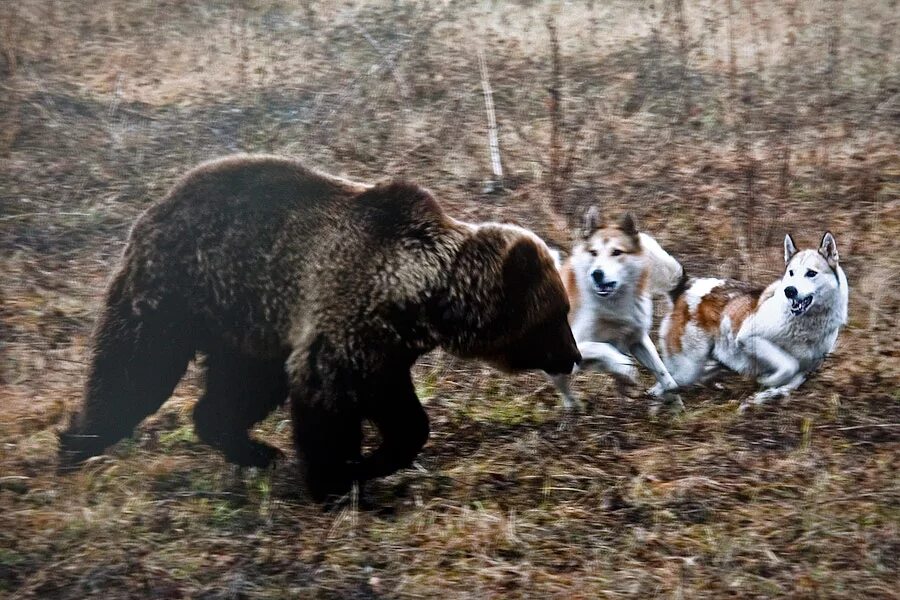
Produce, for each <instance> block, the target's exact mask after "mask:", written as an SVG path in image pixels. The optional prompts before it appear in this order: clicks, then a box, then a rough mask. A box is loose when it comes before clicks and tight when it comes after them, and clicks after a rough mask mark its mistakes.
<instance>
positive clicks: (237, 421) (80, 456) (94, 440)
mask: <svg viewBox="0 0 900 600" xmlns="http://www.w3.org/2000/svg"><path fill="white" fill-rule="evenodd" d="M568 311H569V304H568V300H567V298H566V293H565V291H564V289H563V284H562V282H561V280H560V277H559V275H558V274H557V271H556V268H555V267H554V262H553V258H552V256H551V255H550V253H549V251H548V249H547V247H546V245H545V244H544V243H543V242H542V241H541V240H540V239H539V238H538V237H537V236H535V235H534V234H533V233H531V232H529V231H527V230H525V229H522V228H519V227H515V226H512V225H501V224H494V223H484V224H477V225H476V224H469V223H464V222H461V221H457V220H455V219H452V218H451V217H449V216H447V215H446V214H444V213H443V212H442V210H441V208H440V206H439V205H438V203H437V202H436V201H435V199H434V198H433V197H432V196H431V194H429V193H428V192H427V191H426V190H424V189H423V188H421V187H419V186H417V185H414V184H411V183H405V182H396V181H394V182H388V183H382V184H378V185H367V184H361V183H354V182H350V181H347V180H345V179H341V178H338V177H334V176H330V175H326V174H323V173H319V172H316V171H313V170H311V169H309V168H306V167H304V166H303V165H302V164H301V163H300V162H298V161H296V160H292V159H287V158H281V157H275V156H247V155H241V156H233V157H228V158H224V159H220V160H216V161H212V162H209V163H206V164H204V165H201V166H199V167H197V168H196V169H194V170H193V171H191V172H189V173H188V174H187V175H186V176H185V177H184V178H183V179H182V180H181V181H180V182H179V183H178V184H176V185H175V187H174V188H173V189H172V190H171V191H170V192H169V193H168V195H167V196H166V197H165V198H163V199H162V200H161V201H160V202H158V203H156V204H154V205H152V206H151V207H150V208H149V209H148V210H147V211H146V212H145V213H144V214H143V215H142V216H141V217H140V218H139V219H138V220H137V222H136V223H135V225H134V227H133V229H132V231H131V235H130V238H129V241H128V245H127V247H126V249H125V252H124V256H123V258H122V261H121V266H120V267H119V269H118V271H117V272H116V273H115V275H114V276H113V278H112V281H111V283H110V285H109V289H108V290H107V293H106V297H105V301H104V306H103V309H102V313H101V314H100V317H99V319H98V322H97V325H96V329H95V331H94V333H93V352H92V358H91V366H90V371H89V375H88V379H87V383H86V385H85V391H84V405H83V407H82V409H81V411H80V413H78V414H76V415H74V416H73V418H72V420H71V422H70V424H69V427H68V429H67V430H66V431H64V432H62V433H61V434H60V464H61V466H62V467H63V468H65V467H67V466H70V465H74V464H77V463H78V462H80V461H83V460H84V459H86V458H88V457H90V456H93V455H96V454H99V453H101V452H102V451H103V450H104V449H105V448H106V447H107V446H109V445H111V444H112V443H114V442H116V441H117V440H119V439H121V438H122V437H124V436H127V435H129V434H130V433H131V432H132V430H133V428H134V427H135V426H136V425H137V424H138V423H139V422H140V421H141V420H142V419H144V417H146V416H148V415H150V414H152V413H153V412H155V411H156V410H157V409H158V408H159V407H160V406H161V405H162V403H163V402H165V400H166V399H167V398H168V397H169V396H170V395H171V393H172V390H173V388H174V387H175V385H176V384H177V383H178V381H179V379H180V378H181V376H182V375H183V374H184V372H185V369H186V367H187V365H188V363H189V362H190V361H191V360H192V359H193V358H194V356H195V354H196V353H198V352H199V353H201V354H203V355H205V359H204V362H203V368H204V371H205V392H204V394H203V396H202V397H201V398H200V400H199V401H198V402H197V404H196V407H195V408H194V414H193V416H194V423H195V428H196V432H197V435H198V436H199V437H200V439H201V440H203V441H205V442H206V443H208V444H210V445H211V446H213V447H215V448H218V449H219V450H221V451H222V452H223V453H224V455H225V457H226V459H227V460H229V461H231V462H233V463H236V464H238V465H253V466H265V465H268V464H269V463H270V462H271V461H272V460H273V458H275V457H276V456H277V455H278V454H279V452H278V450H276V449H275V448H273V447H272V446H269V445H267V444H264V443H262V442H259V441H256V440H253V439H251V438H250V437H249V434H248V430H249V428H250V427H252V426H253V425H254V424H255V423H257V422H258V421H260V420H262V419H263V418H265V417H266V415H268V414H269V413H270V412H271V411H272V410H274V409H275V408H276V407H277V406H279V405H281V404H283V403H284V401H285V400H286V399H288V398H290V400H291V402H290V408H291V417H292V422H293V427H294V439H295V444H296V448H297V451H298V454H299V455H300V457H301V463H302V464H304V465H305V468H306V477H307V482H308V486H309V491H310V493H311V495H312V497H313V498H314V499H316V500H322V499H324V498H326V497H327V496H329V495H331V494H342V493H345V492H346V491H347V490H348V489H349V488H350V486H351V484H352V482H353V481H365V480H367V479H371V478H374V477H380V476H384V475H387V474H390V473H393V472H394V471H396V470H397V469H400V468H403V467H406V466H408V465H410V464H411V463H412V461H413V459H414V458H415V457H416V455H417V454H418V452H419V451H420V450H421V449H422V447H423V446H424V444H425V442H426V441H427V439H428V435H429V427H428V418H427V416H426V414H425V411H424V409H423V408H422V406H421V404H420V403H419V400H418V398H417V397H416V394H415V391H414V388H413V383H412V380H411V377H410V367H411V366H412V364H413V363H414V362H415V361H416V359H417V358H418V357H419V356H421V355H422V354H423V353H426V352H428V351H430V350H432V349H434V348H436V347H442V348H444V349H445V350H447V351H449V352H451V353H453V354H455V355H458V356H462V357H468V358H479V359H483V360H486V361H488V362H490V363H492V364H494V365H497V366H498V367H500V368H502V369H504V370H509V371H518V370H526V369H543V370H544V371H547V372H548V373H569V372H571V371H572V369H573V367H574V365H575V364H576V363H577V362H578V361H579V360H580V355H579V353H578V349H577V346H576V344H575V340H574V338H573V336H572V332H571V330H570V329H569V325H568V319H567V317H568ZM363 420H370V421H371V422H372V423H373V424H374V425H375V426H376V427H377V428H378V430H379V432H380V434H381V439H382V441H381V445H380V447H378V448H377V449H376V450H374V451H373V452H371V453H370V454H369V455H367V456H365V457H363V456H361V425H362V422H363Z"/></svg>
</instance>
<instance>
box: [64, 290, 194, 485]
mask: <svg viewBox="0 0 900 600" xmlns="http://www.w3.org/2000/svg"><path fill="white" fill-rule="evenodd" d="M115 283H117V282H114V287H113V289H112V291H111V293H110V296H109V300H108V302H107V306H106V307H105V308H104V311H103V313H102V314H101V315H100V319H99V320H98V322H97V326H96V329H95V330H94V334H93V346H94V348H93V355H92V357H91V366H90V371H89V373H88V379H87V383H86V384H85V391H84V405H83V406H82V408H81V410H80V411H79V412H78V413H77V414H75V415H73V417H72V419H71V420H70V422H69V426H68V428H67V429H66V430H65V431H63V432H61V433H60V434H59V442H60V444H59V460H60V465H59V466H60V468H61V469H66V468H69V467H71V466H73V465H76V464H78V463H80V462H82V461H84V460H85V459H87V458H90V457H91V456H95V455H97V454H101V453H102V452H103V451H104V449H106V448H107V447H108V446H111V445H112V444H114V443H115V442H117V441H119V440H120V439H122V438H123V437H125V436H128V435H130V434H131V432H132V430H133V429H134V427H135V426H136V425H137V424H138V423H140V422H141V421H142V420H143V419H144V418H145V417H147V416H148V415H151V414H153V413H154V412H156V411H157V410H158V409H159V407H160V406H161V405H162V404H163V402H165V401H166V400H167V399H168V398H169V396H170V395H171V394H172V391H173V390H174V389H175V386H176V385H177V384H178V381H179V380H180V379H181V376H182V375H184V372H185V370H186V369H187V365H188V363H189V362H190V361H191V359H192V358H193V356H194V347H193V345H192V344H191V340H190V338H189V334H188V333H187V328H185V327H183V326H180V325H177V324H175V323H173V322H171V321H170V320H169V318H170V317H172V316H173V314H170V313H167V312H163V311H156V312H150V313H145V314H143V315H141V314H137V313H136V312H135V311H134V310H133V309H132V307H131V305H130V304H129V302H128V301H127V300H125V299H123V300H119V301H115V300H116V291H117V288H116V287H115Z"/></svg>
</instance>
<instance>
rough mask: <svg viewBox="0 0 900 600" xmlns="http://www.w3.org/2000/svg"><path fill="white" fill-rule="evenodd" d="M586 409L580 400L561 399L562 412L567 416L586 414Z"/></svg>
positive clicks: (571, 398) (572, 398)
mask: <svg viewBox="0 0 900 600" xmlns="http://www.w3.org/2000/svg"><path fill="white" fill-rule="evenodd" d="M586 410H587V408H586V406H585V404H584V402H582V401H581V400H579V399H578V398H574V397H571V396H570V397H567V398H563V412H564V413H566V414H567V415H577V414H582V413H584V412H586Z"/></svg>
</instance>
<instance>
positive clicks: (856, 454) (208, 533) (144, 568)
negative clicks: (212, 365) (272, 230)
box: [0, 0, 900, 599]
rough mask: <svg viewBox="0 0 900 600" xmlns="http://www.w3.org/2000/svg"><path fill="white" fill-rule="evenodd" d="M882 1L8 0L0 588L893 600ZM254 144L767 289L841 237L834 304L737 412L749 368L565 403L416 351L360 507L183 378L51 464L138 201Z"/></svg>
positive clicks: (280, 418)
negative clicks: (585, 404)
mask: <svg viewBox="0 0 900 600" xmlns="http://www.w3.org/2000/svg"><path fill="white" fill-rule="evenodd" d="M897 25H898V10H897V2H896V0H884V1H868V2H866V1H861V0H830V1H817V0H794V1H792V2H775V1H772V0H696V1H694V0H691V1H687V0H671V1H668V0H659V1H656V2H642V1H630V0H629V1H625V0H621V1H612V2H599V1H598V2H591V1H587V2H575V1H572V2H554V1H550V0H546V1H544V0H532V1H526V0H523V1H520V2H499V1H487V0H484V1H480V2H452V1H443V2H428V3H424V2H422V3H415V2H407V1H405V0H395V1H390V2H389V1H383V2H367V1H364V0H346V1H342V2H312V1H309V0H307V1H297V2H286V1H285V2H279V1H276V0H258V1H232V2H228V3H200V2H179V1H175V0H141V1H138V2H126V1H124V0H96V1H95V2H92V3H89V4H85V3H82V2H75V1H74V0H40V1H39V0H20V1H19V2H14V3H13V2H10V3H4V4H3V5H2V7H0V250H2V251H0V407H2V411H0V597H9V598H73V599H75V598H78V599H81V598H150V597H153V598H156V597H159V598H207V599H213V598H220V599H225V598H307V597H309V598H312V597H323V598H394V597H454V598H455V597H478V598H481V597H497V598H508V597H512V598H515V597H559V598H595V597H609V598H642V599H643V598H656V597H660V598H723V597H735V598H771V597H790V598H848V599H851V598H852V599H857V598H897V597H898V596H900V594H898V587H897V573H898V571H900V476H898V473H900V360H898V350H900V348H898V346H900V330H898V329H897V318H898V314H900V250H898V243H897V240H898V236H900V158H898V139H900V48H898V46H897V31H898V27H897ZM479 55H482V56H483V57H484V66H485V68H484V75H486V76H487V80H488V81H489V84H490V88H491V89H492V92H493V102H494V105H495V107H496V120H497V133H498V136H499V147H500V155H501V160H502V164H503V169H504V172H503V178H502V189H500V190H494V188H496V187H498V186H496V185H494V184H492V180H493V179H496V178H495V177H494V175H493V174H492V172H491V163H490V155H489V148H488V127H487V122H488V119H487V115H486V112H485V100H484V96H483V81H482V79H483V74H482V70H481V69H480V68H479ZM554 98H557V99H558V101H555V100H554ZM236 151H254V152H255V151H266V152H277V153H283V154H291V155H295V156H298V157H302V158H304V159H305V160H307V161H308V162H309V163H310V164H312V165H315V166H318V167H321V168H324V169H326V170H329V171H332V172H336V173H341V174H345V175H348V176H351V177H355V178H359V179H376V178H382V177H386V176H391V177H393V176H402V177H408V178H410V179H413V180H415V181H418V182H421V183H423V184H425V185H427V186H428V187H430V188H431V189H432V190H433V191H434V193H435V195H436V196H437V197H438V198H439V199H440V201H441V202H442V204H443V205H444V206H445V207H446V208H447V210H448V211H449V212H451V213H452V214H454V215H455V216H458V217H461V218H467V219H502V220H509V221H514V222H518V223H520V224H523V225H525V226H528V227H531V228H533V229H534V230H535V231H537V232H538V233H539V234H541V235H543V236H545V237H546V238H548V239H550V240H552V241H554V242H556V243H557V244H560V245H563V246H568V245H569V244H570V243H571V234H570V232H571V231H573V230H574V229H573V228H574V227H576V226H577V223H578V220H579V218H580V215H581V214H582V212H583V210H584V209H585V208H586V207H587V206H589V205H590V204H593V203H597V204H599V205H601V206H602V207H603V209H604V210H605V211H607V212H608V213H610V214H616V215H617V214H619V213H621V212H622V211H625V210H629V211H632V212H633V213H634V214H635V215H636V217H637V220H638V222H639V224H640V225H641V226H643V227H644V228H646V229H647V230H648V231H649V232H651V233H652V234H654V235H655V236H656V237H657V238H658V239H659V240H661V242H662V243H663V244H664V246H665V247H666V248H667V249H668V250H670V251H671V252H672V253H673V254H674V255H675V256H676V257H678V258H679V259H680V260H682V261H683V262H684V263H685V264H686V266H687V268H688V270H689V271H690V272H692V273H696V274H709V275H719V276H730V277H740V278H745V279H750V280H754V281H758V282H762V283H767V282H768V281H770V280H771V279H772V278H774V277H777V276H778V275H779V274H780V271H781V268H782V260H781V256H782V251H781V240H782V238H783V235H784V233H786V232H791V233H793V234H794V236H795V239H796V240H797V241H798V243H802V245H804V246H808V245H811V244H814V243H817V242H818V240H819V238H820V236H821V233H822V231H823V230H825V229H826V228H827V229H831V230H832V231H833V232H835V234H836V236H837V240H838V247H839V249H840V252H841V259H842V264H843V265H844V268H845V269H846V271H847V274H848V277H849V279H850V284H851V306H850V322H849V325H848V326H847V327H846V328H845V329H844V330H843V332H842V334H841V338H840V340H839V343H838V348H837V350H836V352H835V354H834V355H833V357H832V358H831V359H829V360H828V361H827V363H826V365H825V366H824V368H823V369H822V371H821V372H820V373H819V374H817V375H816V376H815V377H814V378H813V379H812V380H811V381H810V382H809V383H807V384H806V385H805V386H804V387H802V388H801V389H800V390H799V391H798V392H796V393H795V394H794V396H793V397H792V398H791V399H790V400H789V401H786V402H782V403H778V404H775V405H771V406H768V407H766V408H764V409H762V410H756V411H752V412H749V413H747V414H743V415H741V414H738V412H737V410H736V409H737V406H738V404H739V402H740V401H741V400H742V399H744V398H746V397H747V396H748V395H749V394H751V393H752V392H753V390H754V385H753V383H752V382H749V381H746V380H742V379H740V378H737V377H732V378H727V379H725V380H723V381H722V383H721V384H720V385H718V386H712V387H709V388H705V389H698V390H695V391H691V392H688V393H686V394H684V400H685V404H686V411H685V412H684V413H682V414H679V415H671V414H667V415H662V416H660V417H658V418H654V417H651V416H649V415H648V411H647V404H646V402H645V401H643V400H623V399H620V398H618V397H616V395H615V393H614V388H613V386H612V384H611V381H610V380H609V378H607V377H605V376H603V375H591V376H588V375H585V376H582V377H581V378H579V379H578V381H577V389H578V390H579V391H580V392H581V393H582V394H584V395H585V396H587V397H588V398H589V399H590V407H589V410H588V412H587V414H585V415H584V416H582V417H580V418H578V419H576V420H574V421H572V422H570V423H568V426H567V427H560V425H561V424H562V423H563V414H562V411H561V407H560V403H559V402H558V400H557V398H556V396H555V394H554V392H553V390H552V389H551V388H550V387H548V386H547V384H546V381H545V379H544V378H542V377H541V376H539V375H537V374H535V375H523V376H518V377H510V376H504V375H501V374H499V373H497V372H494V371H491V370H490V369H488V368H486V367H481V366H479V365H477V364H471V363H462V362H460V361H457V360H454V359H452V358H450V357H447V356H445V355H442V354H439V353H436V354H433V355H429V356H427V357H425V358H424V359H423V360H422V361H421V363H420V364H419V365H418V366H417V367H416V384H417V386H418V388H419V393H420V397H421V398H422V400H423V402H424V403H425V404H426V405H427V409H428V412H429V414H430V416H431V420H432V431H433V435H432V438H431V441H430V443H429V444H428V446H427V447H426V449H425V451H424V452H423V453H422V455H421V457H420V460H419V461H418V463H417V468H416V469H410V470H408V471H404V472H401V473H398V474H397V475H395V476H392V477H390V478H387V479H384V480H381V481H377V482H373V483H372V484H371V485H370V486H368V489H367V500H368V502H367V504H368V505H371V508H368V507H367V508H359V506H358V504H357V503H355V502H350V503H348V504H347V505H346V506H344V507H341V508H338V509H335V510H332V511H330V512H323V511H322V510H321V508H319V507H317V506H314V505H312V504H310V503H309V502H308V501H307V499H306V497H305V492H304V490H303V487H302V485H301V483H300V481H299V479H298V477H297V473H296V471H297V465H296V463H295V462H294V454H293V451H292V450H291V447H290V423H289V422H288V420H287V414H286V413H285V412H283V411H280V412H278V413H276V414H275V415H274V416H273V417H272V418H270V419H269V420H267V421H266V422H264V423H262V424H261V425H260V426H259V429H258V432H257V435H259V436H260V437H262V438H265V439H266V440H268V441H271V442H273V443H276V444H277V445H279V446H280V447H281V448H283V449H284V450H285V451H287V452H288V456H289V459H288V461H286V462H285V463H283V464H280V465H278V466H277V467H276V468H274V469H273V470H271V471H264V472H263V471H255V470H249V471H240V470H236V469H234V468H232V467H230V466H229V465H227V464H225V463H224V461H223V460H222V458H221V456H220V455H218V454H217V453H215V452H214V451H212V450H210V449H209V448H207V447H205V446H203V445H201V444H200V443H199V442H198V440H197V439H196V437H195V435H194V433H193V429H192V426H191V421H190V411H191V408H192V406H193V403H194V401H195V399H196V397H197V395H198V388H197V385H198V376H197V373H196V371H195V370H193V369H192V370H191V371H190V372H189V373H188V375H187V376H186V378H185V380H184V381H183V382H182V384H181V385H180V386H179V388H178V390H177V392H176V394H175V395H174V397H173V398H172V399H171V400H170V401H169V402H168V403H167V404H166V405H165V406H164V407H163V408H162V409H161V410H160V412H159V413H157V414H156V415H155V416H154V417H152V418H150V419H148V420H147V422H145V423H144V424H143V425H142V426H141V427H140V428H139V430H138V431H137V432H136V433H135V435H134V437H133V438H132V439H130V440H126V441H124V442H122V443H120V444H119V445H117V446H116V447H115V448H114V449H113V450H112V451H111V452H110V454H109V455H108V456H104V457H100V458H98V459H95V460H93V461H91V462H90V463H89V464H88V465H87V466H85V468H84V469H83V470H81V471H79V472H77V473H75V474H72V475H68V476H65V477H60V476H57V475H56V474H55V465H56V459H55V453H56V438H55V431H56V430H57V429H58V428H60V427H61V425H62V423H63V422H64V420H65V418H66V416H67V414H68V413H69V412H70V411H71V410H73V409H74V407H75V406H77V404H78V402H79V401H80V386H81V385H82V383H83V378H84V374H85V363H86V347H87V343H88V334H89V332H90V328H91V325H92V323H93V319H94V316H95V314H96V310H97V306H98V302H99V299H100V296H101V294H102V292H103V288H104V285H105V280H106V278H107V276H108V274H109V272H110V270H111V268H112V267H113V265H114V264H115V262H116V260H117V257H118V255H119V253H120V252H121V250H122V248H123V244H124V241H125V238H126V236H127V232H128V228H129V226H130V224H131V223H132V221H133V220H134V218H135V217H136V216H137V215H138V214H139V213H140V212H141V211H142V210H143V209H145V208H146V207H147V206H148V205H149V203H151V202H153V201H154V200H155V199H158V198H159V197H160V196H161V195H162V194H163V193H164V192H165V190H166V188H168V187H169V186H170V185H171V184H172V183H173V182H174V181H175V179H176V178H177V177H178V176H179V175H180V174H181V173H182V172H183V171H184V170H185V169H186V168H188V167H190V166H192V165H193V164H195V163H197V162H199V161H201V160H205V159H208V158H212V157H215V156H220V155H223V154H227V153H231V152H236ZM492 190H493V191H492ZM644 377H645V383H646V384H647V385H648V386H649V384H650V381H649V379H646V375H644Z"/></svg>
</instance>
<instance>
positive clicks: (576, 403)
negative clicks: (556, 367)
mask: <svg viewBox="0 0 900 600" xmlns="http://www.w3.org/2000/svg"><path fill="white" fill-rule="evenodd" d="M550 378H551V379H552V380H553V385H555V386H556V390H557V391H558V392H559V395H560V396H562V399H563V408H564V409H565V410H566V411H568V412H580V411H583V410H584V403H583V402H582V401H581V400H579V399H578V398H577V397H576V396H575V394H573V393H572V386H571V385H570V382H571V381H572V376H571V375H551V376H550Z"/></svg>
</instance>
